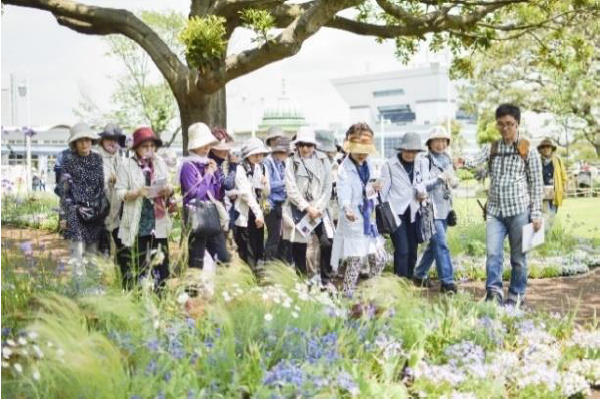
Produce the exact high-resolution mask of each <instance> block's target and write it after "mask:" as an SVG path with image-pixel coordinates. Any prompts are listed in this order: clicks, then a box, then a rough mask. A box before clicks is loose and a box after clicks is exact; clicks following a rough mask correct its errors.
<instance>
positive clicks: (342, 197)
mask: <svg viewBox="0 0 600 399" xmlns="http://www.w3.org/2000/svg"><path fill="white" fill-rule="evenodd" d="M365 162H367V165H368V167H369V174H370V176H373V170H374V167H373V164H372V163H371V162H369V159H367V160H366V161H365ZM337 195H338V204H339V207H340V213H339V218H338V223H337V229H336V231H335V236H334V237H333V247H332V249H331V266H332V267H333V269H334V270H336V269H337V267H338V263H339V261H340V260H343V259H346V258H348V257H350V256H357V257H360V258H363V257H365V256H367V255H368V254H369V253H374V252H375V249H376V244H377V239H376V237H369V236H366V235H365V232H364V224H363V215H362V213H361V211H360V209H359V205H362V203H363V184H362V181H361V180H360V177H359V175H358V171H357V170H356V166H355V165H354V163H353V162H352V160H351V159H350V158H349V157H346V158H345V159H344V161H343V162H342V164H341V165H340V167H339V169H338V175H337ZM375 203H377V200H375ZM346 207H349V208H350V209H352V212H354V216H355V217H356V220H354V221H353V222H351V221H350V220H348V219H347V218H346V213H345V208H346ZM372 216H373V215H372ZM372 223H373V224H374V223H375V220H374V217H373V219H372Z"/></svg>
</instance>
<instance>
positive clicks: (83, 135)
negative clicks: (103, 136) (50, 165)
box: [69, 122, 100, 147]
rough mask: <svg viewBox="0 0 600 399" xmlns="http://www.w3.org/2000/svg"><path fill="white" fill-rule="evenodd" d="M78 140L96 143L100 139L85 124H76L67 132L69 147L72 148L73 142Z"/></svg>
mask: <svg viewBox="0 0 600 399" xmlns="http://www.w3.org/2000/svg"><path fill="white" fill-rule="evenodd" d="M79 139H90V140H92V142H96V141H98V140H99V139H100V136H98V135H97V134H96V133H95V132H94V131H93V130H92V129H91V128H90V127H89V126H88V124H87V123H83V122H80V123H77V124H75V125H74V126H73V127H71V129H70V130H69V146H70V147H73V146H74V145H75V142H76V141H77V140H79Z"/></svg>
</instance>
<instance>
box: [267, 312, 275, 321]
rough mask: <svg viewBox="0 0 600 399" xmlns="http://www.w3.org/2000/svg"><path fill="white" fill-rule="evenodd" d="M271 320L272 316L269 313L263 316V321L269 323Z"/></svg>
mask: <svg viewBox="0 0 600 399" xmlns="http://www.w3.org/2000/svg"><path fill="white" fill-rule="evenodd" d="M271 320H273V315H272V314H271V313H266V314H265V321H271Z"/></svg>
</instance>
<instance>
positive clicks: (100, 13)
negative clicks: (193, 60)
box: [2, 0, 188, 92]
mask: <svg viewBox="0 0 600 399" xmlns="http://www.w3.org/2000/svg"><path fill="white" fill-rule="evenodd" d="M2 3H4V4H10V5H15V6H21V7H30V8H36V9H39V10H45V11H49V12H51V13H52V14H53V15H54V17H55V18H56V20H57V22H58V23H59V24H60V25H62V26H65V27H67V28H69V29H72V30H74V31H76V32H79V33H85V34H88V35H108V34H122V35H124V36H127V37H128V38H129V39H131V40H133V41H134V42H136V43H137V44H138V45H140V46H141V47H142V48H143V49H144V51H146V53H148V55H149V56H150V58H152V61H154V63H155V64H156V66H157V67H158V69H159V70H160V72H161V73H162V75H163V76H164V78H165V79H166V80H167V82H168V83H169V86H171V88H172V89H173V91H174V92H176V89H177V86H178V85H180V84H181V82H180V81H179V79H180V76H184V75H185V73H186V72H187V71H188V69H187V67H186V66H185V65H184V64H183V63H182V62H181V61H180V60H179V58H178V57H177V56H176V55H175V54H174V53H173V52H172V51H171V49H170V48H169V47H168V46H167V45H166V44H165V43H164V42H163V41H162V39H161V38H160V37H159V36H158V35H157V34H156V33H155V32H154V31H153V30H152V29H151V28H150V27H149V26H148V25H146V24H145V23H144V22H142V21H141V20H140V19H139V18H137V17H136V16H135V15H134V14H133V13H132V12H131V11H128V10H124V9H117V8H107V7H96V6H89V5H86V4H82V3H77V2H75V1H71V0H2Z"/></svg>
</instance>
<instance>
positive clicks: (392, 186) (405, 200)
mask: <svg viewBox="0 0 600 399" xmlns="http://www.w3.org/2000/svg"><path fill="white" fill-rule="evenodd" d="M414 168H415V169H414V179H413V182H412V183H411V181H410V178H409V177H408V173H406V170H404V167H403V166H402V163H401V162H400V160H399V159H398V157H397V156H394V157H392V158H389V159H387V160H386V161H385V163H384V164H383V166H382V167H381V179H382V182H383V189H382V190H381V199H382V200H383V201H388V202H390V203H391V205H392V207H393V209H394V210H395V211H396V213H397V214H398V215H403V214H404V212H406V208H408V206H410V221H411V223H412V222H414V221H415V216H416V214H417V211H418V210H419V206H420V204H419V201H418V200H417V193H419V194H421V193H423V194H424V193H426V190H425V184H424V181H426V180H427V179H428V177H429V170H428V169H429V168H428V165H427V166H425V165H424V163H423V160H422V158H421V157H416V159H415V166H414ZM390 172H391V173H390ZM399 222H400V223H401V222H402V221H399Z"/></svg>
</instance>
